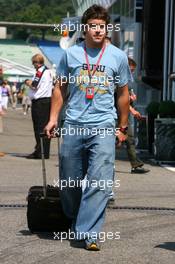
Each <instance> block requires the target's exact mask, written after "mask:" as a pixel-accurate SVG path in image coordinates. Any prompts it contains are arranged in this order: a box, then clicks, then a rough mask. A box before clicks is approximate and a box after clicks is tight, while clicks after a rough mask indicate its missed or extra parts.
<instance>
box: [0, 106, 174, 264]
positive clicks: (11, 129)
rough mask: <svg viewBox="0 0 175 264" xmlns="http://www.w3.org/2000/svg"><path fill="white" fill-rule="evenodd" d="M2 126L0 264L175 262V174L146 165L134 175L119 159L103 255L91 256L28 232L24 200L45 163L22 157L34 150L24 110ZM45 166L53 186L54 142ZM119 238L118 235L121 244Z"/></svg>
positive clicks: (68, 244)
mask: <svg viewBox="0 0 175 264" xmlns="http://www.w3.org/2000/svg"><path fill="white" fill-rule="evenodd" d="M3 125H4V132H3V134H0V152H4V153H5V156H4V157H0V263H3V264H4V263H6V264H18V263H22V264H23V263H24V264H29V263H30V264H31V263H32V264H33V263H36V264H39V263H41V264H45V263H50V264H52V263H60V264H61V263H65V264H74V263H83V264H86V263H88V264H89V263H92V264H94V263H97V264H98V263H111V264H125V263H127V264H157V263H161V264H165V263H167V264H174V263H175V173H174V172H173V171H170V170H167V169H166V168H163V167H160V166H158V165H154V164H152V163H150V162H149V161H147V163H146V164H145V167H146V168H148V169H150V172H149V173H147V174H142V175H139V174H131V173H130V164H129V162H128V161H127V160H121V159H120V160H116V177H117V178H115V179H117V180H120V187H119V188H114V192H115V198H116V199H115V204H114V205H112V206H111V207H110V208H108V209H107V210H106V220H105V225H104V228H103V230H102V231H103V232H104V233H102V234H103V236H101V251H99V252H89V251H86V250H85V249H83V248H82V247H81V246H82V245H75V244H74V243H73V242H72V241H69V240H63V241H60V240H58V239H57V237H55V235H54V234H52V233H51V234H49V233H44V234H43V233H38V234H31V233H30V231H29V230H28V227H27V221H26V209H27V208H26V203H27V202H26V196H27V193H28V189H29V188H30V186H32V185H41V184H42V175H41V161H40V160H27V159H25V157H24V156H25V155H26V154H29V153H31V152H32V151H33V146H34V138H33V130H32V122H31V117H30V115H28V116H24V115H23V114H22V110H21V109H18V110H11V109H9V110H8V114H7V115H6V116H5V117H4V119H3ZM123 151H125V150H123ZM119 157H120V156H119ZM46 167H47V176H48V177H47V178H48V183H49V184H53V181H54V180H57V170H58V161H57V142H56V139H54V140H52V144H51V158H50V159H49V160H47V162H46ZM109 232H111V233H110V235H109ZM116 234H120V239H118V238H119V235H116ZM108 235H109V236H108ZM112 235H113V238H111V236H112ZM107 236H108V237H107ZM54 238H55V239H54ZM104 240H105V241H104ZM102 241H104V242H102ZM75 246H80V248H77V247H75Z"/></svg>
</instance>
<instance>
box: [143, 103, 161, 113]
mask: <svg viewBox="0 0 175 264" xmlns="http://www.w3.org/2000/svg"><path fill="white" fill-rule="evenodd" d="M159 105H160V103H159V102H154V101H153V102H151V103H149V105H148V106H147V108H146V110H147V113H148V114H149V115H151V116H153V117H157V115H158V114H159Z"/></svg>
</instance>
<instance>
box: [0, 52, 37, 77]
mask: <svg viewBox="0 0 175 264" xmlns="http://www.w3.org/2000/svg"><path fill="white" fill-rule="evenodd" d="M0 67H2V69H3V74H4V75H7V76H8V80H9V81H17V82H22V81H24V80H25V79H26V78H32V76H33V75H34V72H35V71H34V69H32V68H29V67H27V66H24V65H21V64H19V63H16V62H13V61H10V60H7V59H4V58H2V57H0Z"/></svg>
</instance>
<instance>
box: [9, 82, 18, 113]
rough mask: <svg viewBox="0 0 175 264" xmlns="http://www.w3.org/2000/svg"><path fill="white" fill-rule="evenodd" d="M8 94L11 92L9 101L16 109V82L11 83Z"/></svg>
mask: <svg viewBox="0 0 175 264" xmlns="http://www.w3.org/2000/svg"><path fill="white" fill-rule="evenodd" d="M10 91H11V92H10V94H11V96H10V97H11V103H12V108H13V109H16V105H17V87H16V82H14V83H13V85H12V86H11V89H10Z"/></svg>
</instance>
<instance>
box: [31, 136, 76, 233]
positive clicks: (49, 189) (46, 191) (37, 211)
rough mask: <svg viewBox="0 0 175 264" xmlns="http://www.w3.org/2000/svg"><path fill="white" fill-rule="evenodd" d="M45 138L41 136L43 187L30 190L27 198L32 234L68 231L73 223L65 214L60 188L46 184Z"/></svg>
mask: <svg viewBox="0 0 175 264" xmlns="http://www.w3.org/2000/svg"><path fill="white" fill-rule="evenodd" d="M43 137H44V135H43V134H41V136H40V140H41V155H42V172H43V186H32V187H31V188H30V189H29V193H28V196H27V201H28V205H27V223H28V228H29V230H30V231H31V232H32V233H34V232H62V231H68V229H69V228H70V226H71V222H70V220H69V219H68V218H67V217H66V216H65V214H64V212H63V209H62V205H61V201H60V196H59V188H58V187H54V186H50V185H47V183H46V169H45V159H44V147H43Z"/></svg>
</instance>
